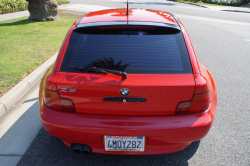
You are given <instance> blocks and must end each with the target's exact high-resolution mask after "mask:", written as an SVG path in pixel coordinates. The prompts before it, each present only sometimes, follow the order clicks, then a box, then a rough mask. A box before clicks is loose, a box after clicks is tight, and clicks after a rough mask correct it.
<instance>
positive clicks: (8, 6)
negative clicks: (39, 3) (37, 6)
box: [0, 0, 69, 14]
mask: <svg viewBox="0 0 250 166" xmlns="http://www.w3.org/2000/svg"><path fill="white" fill-rule="evenodd" d="M55 1H56V2H57V3H58V4H67V3H69V1H67V0H55ZM27 9H28V2H27V1H26V0H0V14H5V13H11V12H17V11H22V10H27Z"/></svg>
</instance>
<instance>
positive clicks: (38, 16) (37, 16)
mask: <svg viewBox="0 0 250 166" xmlns="http://www.w3.org/2000/svg"><path fill="white" fill-rule="evenodd" d="M27 1H28V2H29V6H28V10H29V12H30V17H29V19H30V20H34V21H54V20H57V19H58V4H57V3H56V2H54V1H53V0H27Z"/></svg>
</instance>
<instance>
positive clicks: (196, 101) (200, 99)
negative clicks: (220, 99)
mask: <svg viewBox="0 0 250 166" xmlns="http://www.w3.org/2000/svg"><path fill="white" fill-rule="evenodd" d="M209 105H210V98H209V92H205V93H200V94H194V95H193V98H192V100H191V101H183V102H180V103H179V104H178V105H177V108H176V110H175V115H179V114H189V113H196V112H203V111H206V110H207V109H208V108H209Z"/></svg>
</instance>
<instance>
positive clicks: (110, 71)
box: [70, 66, 127, 79]
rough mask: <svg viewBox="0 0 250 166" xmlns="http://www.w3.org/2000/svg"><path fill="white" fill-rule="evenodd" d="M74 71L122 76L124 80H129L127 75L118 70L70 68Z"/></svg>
mask: <svg viewBox="0 0 250 166" xmlns="http://www.w3.org/2000/svg"><path fill="white" fill-rule="evenodd" d="M70 68H72V69H76V70H81V71H94V72H101V73H106V74H107V73H113V74H115V75H120V76H122V78H123V79H126V78H127V73H126V72H122V71H117V70H110V69H104V68H98V67H78V66H70Z"/></svg>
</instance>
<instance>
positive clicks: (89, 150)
mask: <svg viewBox="0 0 250 166" xmlns="http://www.w3.org/2000/svg"><path fill="white" fill-rule="evenodd" d="M82 153H83V154H91V153H92V149H91V147H90V146H88V145H84V146H83V149H82Z"/></svg>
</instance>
